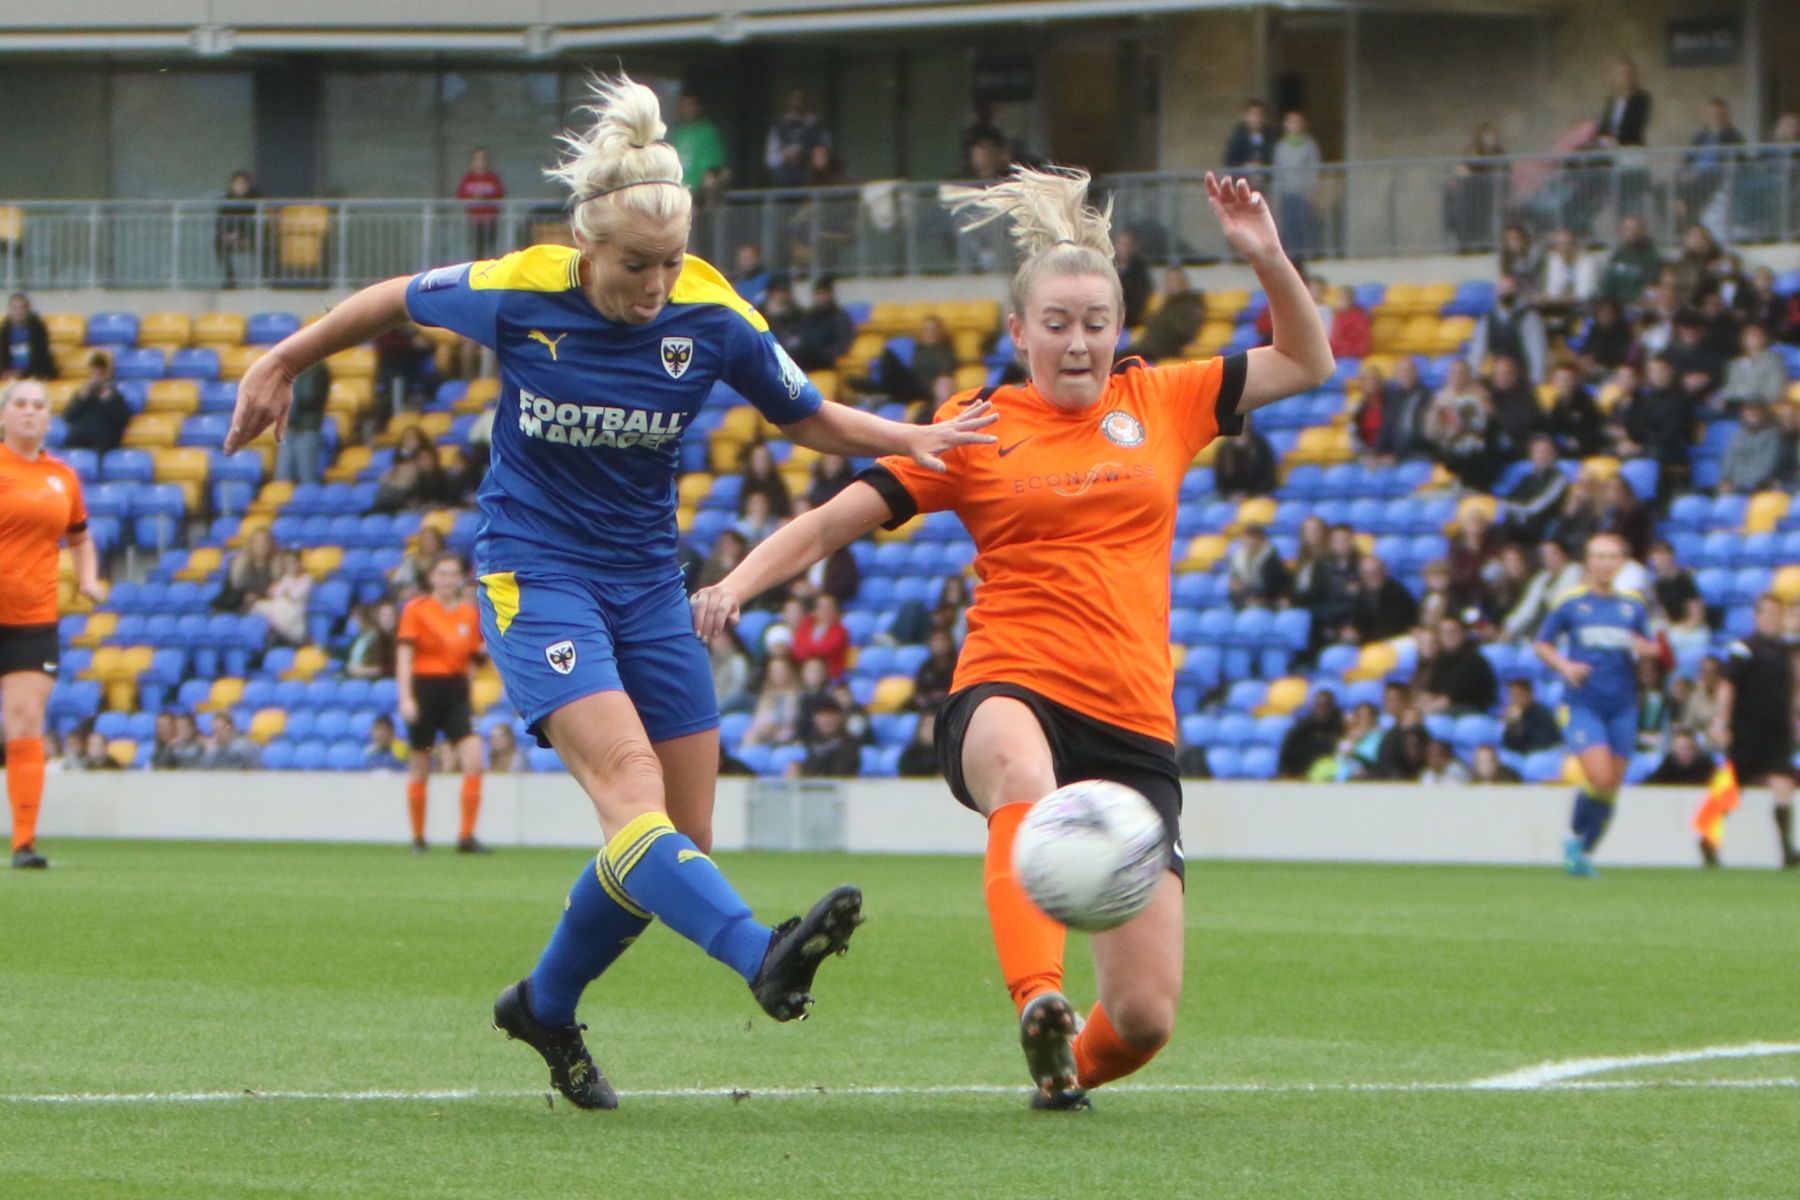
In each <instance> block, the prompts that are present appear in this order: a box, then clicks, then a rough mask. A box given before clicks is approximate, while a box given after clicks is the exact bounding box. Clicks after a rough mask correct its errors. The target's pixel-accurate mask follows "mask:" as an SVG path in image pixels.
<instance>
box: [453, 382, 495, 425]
mask: <svg viewBox="0 0 1800 1200" xmlns="http://www.w3.org/2000/svg"><path fill="white" fill-rule="evenodd" d="M499 398H500V381H499V380H498V379H495V378H493V377H491V376H483V377H482V378H480V379H471V380H469V390H468V391H466V392H464V393H463V398H462V399H461V400H458V401H457V402H456V404H455V406H454V407H453V409H452V411H454V412H455V413H456V414H457V415H458V416H462V415H463V414H465V413H478V412H480V411H482V410H483V409H485V408H488V407H490V406H491V405H492V404H493V403H494V401H496V400H498V399H499Z"/></svg>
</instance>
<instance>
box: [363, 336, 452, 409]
mask: <svg viewBox="0 0 1800 1200" xmlns="http://www.w3.org/2000/svg"><path fill="white" fill-rule="evenodd" d="M372 344H373V345H374V347H375V408H374V411H373V417H374V420H375V422H376V424H377V425H378V426H381V427H385V426H386V425H387V422H388V419H389V418H390V417H391V416H392V415H393V414H394V413H397V412H399V411H401V410H402V409H412V410H415V411H416V410H418V409H421V408H423V407H424V406H425V402H426V400H427V399H429V397H430V396H431V393H432V390H433V389H434V387H435V386H436V381H437V343H436V342H434V341H432V340H431V338H429V337H428V336H426V334H425V331H424V330H422V329H420V328H419V327H418V326H417V325H413V324H411V323H407V324H404V325H397V326H395V327H394V328H392V329H389V330H387V331H386V332H384V333H381V334H379V335H378V336H377V337H376V338H375V339H374V342H373V343H372Z"/></svg>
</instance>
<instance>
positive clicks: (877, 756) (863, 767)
mask: <svg viewBox="0 0 1800 1200" xmlns="http://www.w3.org/2000/svg"><path fill="white" fill-rule="evenodd" d="M858 757H859V758H860V760H861V761H860V764H859V765H858V767H857V774H859V775H864V776H881V775H883V774H884V772H883V771H882V769H881V766H882V761H883V758H884V755H883V754H882V748H881V747H880V746H864V747H862V748H861V750H860V751H859V752H858ZM885 774H888V775H892V774H893V772H892V771H888V772H885Z"/></svg>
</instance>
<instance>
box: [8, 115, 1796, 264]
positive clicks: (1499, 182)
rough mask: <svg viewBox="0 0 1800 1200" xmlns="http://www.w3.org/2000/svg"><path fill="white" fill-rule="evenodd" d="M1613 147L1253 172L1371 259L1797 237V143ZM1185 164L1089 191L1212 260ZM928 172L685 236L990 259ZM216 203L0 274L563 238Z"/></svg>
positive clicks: (720, 246) (818, 254)
mask: <svg viewBox="0 0 1800 1200" xmlns="http://www.w3.org/2000/svg"><path fill="white" fill-rule="evenodd" d="M1727 151H1728V152H1721V151H1718V150H1706V151H1700V150H1695V149H1676V150H1639V149H1633V150H1626V151H1614V152H1613V153H1611V154H1610V155H1603V154H1589V155H1570V156H1562V157H1545V156H1514V157H1510V158H1496V159H1488V160H1482V161H1479V162H1474V163H1471V162H1465V161H1463V160H1458V159H1413V160H1394V161H1383V162H1358V163H1341V164H1329V165H1326V166H1324V167H1321V168H1318V169H1317V170H1316V171H1315V172H1311V173H1308V174H1306V175H1305V176H1295V175H1293V174H1284V173H1283V172H1281V171H1271V170H1268V169H1262V170H1259V171H1257V172H1255V173H1254V174H1253V176H1252V177H1253V179H1254V181H1255V182H1256V183H1257V184H1258V185H1259V186H1261V187H1263V188H1264V189H1265V191H1266V192H1267V193H1268V195H1269V198H1270V202H1271V204H1272V205H1273V207H1274V211H1275V213H1276V218H1277V221H1278V222H1279V223H1280V225H1281V227H1282V233H1283V237H1284V239H1285V241H1286V242H1287V245H1288V247H1289V249H1290V251H1291V252H1293V253H1294V254H1296V255H1298V256H1301V257H1306V258H1344V257H1351V258H1387V257H1405V256H1418V255H1435V254H1458V253H1477V252H1485V251H1490V250H1493V249H1494V248H1495V247H1496V246H1497V245H1498V244H1499V240H1500V234H1501V230H1502V229H1503V228H1504V226H1506V225H1507V224H1511V223H1518V224H1521V225H1524V226H1526V227H1527V228H1528V229H1531V230H1532V231H1533V232H1534V233H1539V234H1542V233H1545V232H1548V231H1550V230H1552V229H1556V228H1562V227H1567V228H1570V229H1573V230H1575V231H1576V232H1577V233H1579V234H1581V235H1583V236H1584V237H1585V238H1587V239H1589V240H1591V241H1595V242H1602V243H1610V242H1611V241H1612V240H1614V236H1615V233H1616V227H1617V220H1618V218H1619V217H1621V216H1623V215H1627V214H1630V215H1636V216H1640V217H1642V218H1644V220H1645V221H1646V222H1647V224H1648V226H1649V229H1650V232H1651V234H1652V236H1653V237H1655V238H1656V240H1657V242H1658V243H1659V244H1660V245H1662V246H1664V247H1665V248H1668V249H1673V247H1674V246H1675V244H1676V242H1677V239H1678V236H1679V233H1680V230H1681V228H1682V227H1683V226H1684V225H1686V224H1688V223H1690V222H1699V223H1700V224H1703V225H1705V226H1706V227H1707V228H1708V229H1709V230H1711V231H1712V232H1713V234H1714V236H1715V237H1716V238H1718V240H1719V241H1721V242H1722V243H1726V244H1731V245H1735V244H1746V243H1748V244H1756V243H1772V242H1790V241H1794V240H1795V239H1796V237H1800V146H1795V145H1779V146H1747V147H1730V148H1727ZM1203 180H1204V173H1203V172H1197V171H1196V172H1159V173H1155V174H1129V175H1114V176H1110V177H1106V178H1104V179H1102V180H1101V181H1100V188H1101V189H1102V191H1103V192H1104V194H1106V195H1109V196H1110V197H1111V198H1112V200H1113V203H1114V222H1115V226H1116V227H1118V228H1124V229H1130V230H1132V231H1133V232H1134V233H1135V234H1136V235H1137V238H1138V243H1139V246H1140V247H1141V249H1142V250H1143V252H1144V253H1145V254H1146V255H1147V256H1148V257H1149V258H1150V259H1151V260H1152V261H1156V262H1201V261H1207V260H1219V259H1224V258H1226V257H1228V255H1229V251H1228V250H1227V248H1226V246H1225V244H1224V241H1223V239H1222V238H1221V237H1220V235H1219V230H1218V226H1217V225H1216V224H1215V222H1214V221H1213V219H1212V215H1211V213H1210V211H1209V210H1208V207H1207V203H1206V195H1205V186H1204V183H1203ZM938 187H939V185H938V184H936V183H909V182H883V183H873V184H866V185H862V186H858V187H836V188H818V189H791V190H769V191H745V192H731V193H727V194H725V195H723V196H721V197H719V198H717V199H715V200H712V201H710V202H706V203H702V204H699V205H698V206H697V207H696V210H695V214H694V233H693V240H692V245H693V248H694V250H695V252H696V253H699V254H702V255H704V256H706V257H708V258H710V259H712V260H713V261H715V262H717V263H719V264H720V265H721V266H722V267H729V265H730V264H731V262H732V261H733V257H734V255H735V253H736V249H737V247H738V246H740V245H745V244H751V245H755V246H757V247H758V248H759V249H760V251H761V253H762V259H763V262H764V263H765V264H766V265H767V266H768V267H770V268H771V269H775V270H782V271H789V272H793V273H796V274H808V273H813V272H830V273H833V274H839V275H854V276H863V277H880V276H909V275H946V274H961V273H970V272H981V271H993V270H1000V269H1004V268H1005V267H1006V266H1007V265H1009V263H1010V261H1011V250H1010V248H1009V247H1008V245H1007V244H1006V241H1005V239H1004V237H1003V236H1002V234H1001V233H1000V231H998V230H996V229H993V228H991V227H990V228H988V229H984V230H979V231H976V232H975V233H973V234H959V233H958V232H957V231H956V230H955V229H954V227H953V226H952V224H951V221H950V217H949V215H948V213H946V212H945V210H944V208H943V206H942V205H941V204H940V203H939V201H938ZM222 203H223V202H221V201H218V200H206V201H200V200H192V201H173V202H171V201H148V200H142V201H138V200H99V201H83V202H15V203H10V204H0V276H3V277H4V282H5V286H6V287H7V288H8V289H13V288H40V289H41V288H97V287H107V288H170V287H186V288H199V289H212V288H222V287H234V286H237V287H337V288H344V287H355V286H360V285H362V284H366V283H370V282H372V281H374V280H378V279H385V278H388V277H391V276H394V275H401V274H406V273H409V272H414V271H419V270H423V269H425V268H427V267H430V266H436V265H439V264H443V263H451V262H460V261H464V260H467V259H470V258H476V257H484V256H486V255H489V254H493V253H501V252H504V251H506V250H510V249H513V248H516V247H519V246H525V245H530V244H532V243H533V242H541V241H555V240H566V238H567V226H566V222H565V219H564V216H563V213H562V210H561V208H560V207H559V206H557V205H555V204H547V203H544V202H540V201H507V202H503V203H500V204H498V205H495V206H494V208H495V209H496V210H497V211H495V212H494V213H493V214H492V215H487V214H482V213H474V214H472V213H471V212H470V210H469V206H468V205H467V204H464V203H461V202H457V201H442V200H307V201H266V200H265V201H257V202H254V206H253V207H247V208H246V209H244V210H232V209H229V208H225V209H222V207H221V205H222Z"/></svg>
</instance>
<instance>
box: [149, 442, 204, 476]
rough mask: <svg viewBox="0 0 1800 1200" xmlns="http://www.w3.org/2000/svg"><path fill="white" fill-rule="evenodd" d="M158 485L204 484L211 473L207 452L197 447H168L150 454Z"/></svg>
mask: <svg viewBox="0 0 1800 1200" xmlns="http://www.w3.org/2000/svg"><path fill="white" fill-rule="evenodd" d="M150 462H151V466H152V469H153V470H154V471H155V477H156V482H158V483H205V482H206V477H207V475H209V474H210V473H211V471H212V461H211V459H210V458H209V457H208V455H207V452H206V451H205V450H202V449H201V448H200V447H198V446H169V447H165V448H163V449H160V450H152V451H151V452H150Z"/></svg>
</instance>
